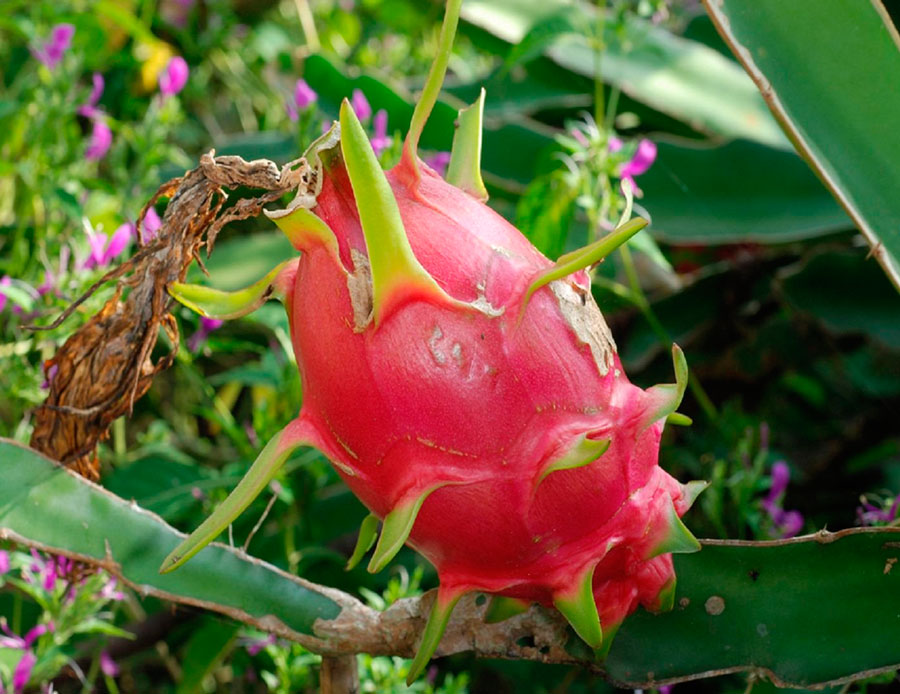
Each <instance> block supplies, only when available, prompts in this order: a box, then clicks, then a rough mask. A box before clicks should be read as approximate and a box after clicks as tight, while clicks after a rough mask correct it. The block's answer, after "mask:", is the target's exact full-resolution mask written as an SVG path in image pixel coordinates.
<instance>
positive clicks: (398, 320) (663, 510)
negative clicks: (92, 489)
mask: <svg viewBox="0 0 900 694" xmlns="http://www.w3.org/2000/svg"><path fill="white" fill-rule="evenodd" d="M307 156H308V158H309V159H310V160H311V162H310V163H311V164H312V165H313V166H314V170H315V172H316V176H315V180H316V182H317V183H316V189H315V191H314V195H311V194H310V191H306V192H305V193H304V194H303V195H302V196H300V197H303V201H302V203H301V204H297V205H295V206H292V207H289V208H288V210H286V211H284V212H282V213H277V214H274V215H272V217H273V218H274V219H275V221H276V223H277V224H278V225H279V227H280V228H281V229H282V230H283V231H284V232H285V233H286V235H287V236H288V238H289V239H290V240H291V242H292V243H293V245H294V246H295V248H296V249H297V250H298V251H300V257H299V258H296V259H294V260H291V261H288V262H286V263H283V264H282V265H281V266H279V267H278V268H276V270H274V271H273V272H272V273H270V274H269V275H268V276H267V277H266V278H263V280H261V282H260V283H258V285H256V286H257V289H256V290H253V291H250V290H248V292H249V294H247V295H246V296H245V297H244V300H245V303H246V305H247V307H250V308H252V307H253V306H255V305H258V303H260V302H261V301H262V299H264V298H265V297H266V296H268V294H269V293H270V292H271V291H272V290H273V289H274V291H275V292H276V293H278V294H280V295H281V296H282V298H283V300H284V302H285V304H286V306H287V309H288V315H289V319H290V326H291V337H292V341H293V346H294V351H295V354H296V358H297V364H298V368H299V370H300V375H301V380H302V383H303V393H304V395H303V405H302V409H301V412H300V415H299V417H298V418H297V419H296V420H295V421H294V422H293V423H292V424H290V425H289V426H288V427H287V428H286V429H285V430H283V432H282V433H281V434H280V435H279V436H278V437H276V440H274V441H273V442H272V443H270V446H269V447H267V451H268V452H266V451H264V452H263V454H261V456H260V461H262V462H260V461H258V462H257V464H255V465H254V468H255V467H256V466H257V465H260V466H264V467H266V468H267V470H268V471H269V472H268V473H266V474H269V476H271V474H274V470H277V465H278V463H279V462H281V461H283V460H284V458H286V456H287V454H288V453H289V452H290V451H291V450H292V449H293V448H294V447H296V446H298V445H312V446H315V447H317V448H319V449H320V450H321V451H322V452H323V453H324V454H325V455H326V456H327V457H328V458H329V459H330V460H331V461H332V463H333V464H334V466H335V469H336V470H337V472H338V474H340V476H341V477H342V478H343V479H344V481H345V482H346V483H347V485H348V486H349V487H350V489H351V490H352V491H353V492H354V493H355V494H356V496H357V497H358V498H359V499H360V500H361V501H362V503H363V504H365V506H366V507H367V508H368V509H369V510H370V511H371V512H372V514H373V517H372V521H373V522H372V523H366V524H364V531H365V530H366V528H368V532H369V533H373V532H374V519H375V518H377V519H380V520H382V522H383V529H382V536H381V539H380V540H379V542H378V545H377V547H376V549H375V553H374V556H373V558H372V561H371V563H370V565H369V568H370V570H378V569H380V568H382V567H383V566H384V565H385V564H386V563H387V562H388V561H389V560H390V559H391V558H392V557H393V556H394V554H396V552H397V551H398V550H399V549H400V547H401V546H402V545H403V543H408V544H409V545H410V546H412V547H413V548H414V549H416V550H417V551H418V552H419V553H421V554H422V555H423V556H424V557H426V558H427V559H428V560H429V561H430V562H431V563H432V564H433V565H434V566H435V568H436V569H437V572H438V575H439V578H440V587H439V590H438V596H437V600H436V601H435V607H434V608H433V612H432V616H431V618H430V619H429V623H428V626H426V630H425V634H424V636H423V641H422V645H421V647H420V651H419V654H418V655H417V658H416V661H415V662H414V664H413V666H412V668H411V673H410V676H411V678H412V677H415V675H416V674H418V672H420V671H421V670H422V668H423V667H424V665H425V664H426V663H427V660H428V658H429V657H430V656H431V654H432V653H433V652H434V650H435V648H436V647H437V645H438V642H439V640H440V635H441V633H442V630H443V627H444V626H445V624H446V621H447V619H448V618H449V615H450V611H451V610H452V608H453V606H454V605H455V603H456V601H457V600H458V598H459V597H460V596H461V595H463V594H465V593H468V592H473V591H478V592H484V593H488V594H491V595H493V596H497V598H498V600H497V602H496V605H497V606H498V608H497V610H496V611H495V613H496V614H501V613H502V614H508V613H509V611H510V610H516V609H523V608H525V607H527V606H528V605H529V604H530V603H540V604H541V605H544V606H547V607H551V606H555V607H556V608H558V609H559V610H560V611H561V612H562V613H563V615H564V616H565V617H566V618H567V619H568V620H569V622H570V623H571V624H572V626H573V627H574V629H575V631H576V632H577V633H578V634H579V636H581V637H582V638H583V639H584V640H585V641H586V642H587V643H588V644H589V645H590V646H591V647H593V648H595V649H600V651H601V653H602V652H603V651H605V649H607V648H608V647H609V641H610V638H611V636H612V634H613V633H614V632H615V630H616V629H617V628H618V626H619V624H620V623H621V622H622V620H623V619H624V618H625V617H626V616H627V615H628V614H629V613H631V612H632V611H634V610H635V609H636V608H637V606H638V605H643V606H645V607H646V608H648V609H653V610H657V609H665V608H666V607H668V606H669V605H670V603H671V598H672V596H673V587H674V579H675V576H674V571H673V566H672V560H671V554H670V552H673V551H694V550H696V549H698V548H699V545H698V544H697V543H696V540H694V538H693V536H691V535H690V533H689V532H688V531H687V530H686V529H685V528H684V526H683V525H682V524H681V521H680V520H679V518H680V516H681V515H683V514H684V512H685V511H686V510H687V509H688V508H689V506H690V504H691V503H692V501H693V499H694V497H695V496H696V494H697V492H698V491H699V488H698V486H697V485H696V484H693V483H692V484H691V485H682V484H680V483H679V482H677V481H676V480H675V479H674V478H672V477H671V476H670V475H668V474H667V473H666V472H664V471H663V470H662V469H661V468H660V467H659V466H658V465H657V456H658V450H659V442H660V437H661V434H662V430H663V426H664V422H665V418H666V416H667V415H670V414H672V413H673V412H674V411H675V408H676V407H677V406H678V404H679V402H680V399H681V396H682V395H683V392H684V379H685V378H686V366H685V365H684V360H683V356H682V355H681V352H680V350H678V349H677V347H676V348H674V349H673V355H674V357H675V364H676V374H677V375H678V384H677V385H662V386H655V387H654V388H651V389H649V390H646V391H645V390H642V389H640V388H638V387H636V386H634V385H632V384H631V383H630V382H629V381H628V379H627V377H626V376H625V373H624V371H623V369H622V366H621V363H620V361H619V358H618V356H617V354H616V348H615V344H614V342H613V339H612V336H611V335H610V333H609V330H608V328H607V326H606V324H605V322H604V320H603V317H602V315H601V313H600V310H599V309H598V307H597V305H596V303H595V302H594V299H593V297H592V295H591V291H590V279H589V277H588V276H587V274H586V273H585V272H583V271H575V272H568V271H566V272H557V271H558V270H559V269H560V268H563V269H565V268H566V267H568V265H566V264H565V263H564V262H563V260H564V259H560V261H558V262H557V263H553V262H551V261H550V260H548V259H547V258H545V257H544V256H543V255H542V254H541V253H540V252H538V251H537V249H535V248H534V246H533V245H532V244H531V243H530V242H529V241H528V240H527V239H526V238H525V237H524V236H523V235H522V234H521V233H520V232H519V231H518V230H517V229H515V228H514V227H513V226H512V225H510V224H509V223H508V222H507V221H505V220H504V219H503V218H502V217H501V216H499V215H498V214H496V213H495V212H494V211H493V210H491V209H490V208H489V207H488V206H487V205H485V204H484V202H483V201H482V200H479V199H477V197H476V195H477V191H476V190H475V188H477V186H469V187H468V189H467V190H463V189H461V188H460V187H457V186H455V185H451V184H450V183H448V182H446V181H445V180H443V179H442V178H441V177H440V176H438V175H437V174H436V173H434V172H433V171H431V170H430V169H429V168H428V167H427V166H426V165H425V164H424V163H423V162H421V161H420V160H419V159H418V158H417V156H416V155H415V151H414V148H407V149H405V150H404V156H403V158H402V159H401V161H400V163H399V164H398V165H397V166H396V167H395V168H394V169H392V170H391V171H389V172H387V173H386V174H385V172H382V171H381V168H380V166H378V164H377V160H376V159H375V155H374V153H373V152H372V150H371V146H370V145H369V143H368V140H367V139H366V136H365V133H364V132H363V130H362V127H361V126H360V124H359V122H358V120H357V119H356V117H355V116H354V115H353V112H352V110H351V109H350V107H349V104H347V103H346V102H345V104H344V106H343V107H342V110H341V128H340V135H339V136H338V131H337V129H335V130H334V131H333V132H332V133H331V134H329V135H326V136H325V138H323V140H322V141H321V142H320V144H318V145H316V146H314V147H313V148H311V150H310V152H309V153H308V155H307ZM451 168H452V164H451ZM473 193H475V194H473ZM564 258H565V257H564ZM585 264H586V263H582V266H583V265H585ZM191 291H193V290H190V289H189V287H187V286H184V285H182V286H181V287H175V288H174V291H173V295H174V296H176V297H177V298H179V299H180V300H181V301H183V302H184V303H186V304H187V305H189V306H192V307H194V308H197V309H198V310H201V311H202V312H204V313H206V314H207V315H211V313H215V311H213V310H211V309H210V305H211V303H210V302H208V303H207V305H206V306H204V305H203V303H202V302H201V301H199V300H196V301H195V300H193V299H192V298H191V297H192V296H194V295H192V294H191ZM198 291H204V290H198ZM205 291H207V294H208V290H205ZM199 296H201V294H199V293H197V294H196V297H199ZM203 296H207V295H203ZM247 297H250V298H249V299H248V298H247ZM218 315H220V316H225V315H228V314H227V311H219V313H218ZM231 315H237V313H232V314H231ZM270 447H271V450H270ZM272 461H275V462H274V463H273V462H272ZM260 474H262V473H260ZM251 475H253V470H251V473H249V474H248V478H249V477H250V476H251ZM266 479H268V478H266ZM266 479H264V480H263V481H262V482H261V483H260V482H259V481H258V480H257V482H256V483H255V486H253V485H251V483H247V489H248V490H250V491H246V490H245V491H244V492H241V493H239V490H240V489H241V488H240V487H239V490H236V491H235V494H234V495H233V496H241V494H243V496H242V498H243V499H244V501H240V502H239V501H235V502H234V503H233V504H232V507H230V508H229V510H228V513H229V514H230V516H231V517H233V516H234V515H236V514H237V513H239V512H240V510H242V508H243V507H245V506H246V505H247V503H249V499H252V496H249V497H248V495H249V494H251V492H252V490H251V489H250V487H251V486H252V488H253V489H256V490H257V491H258V490H259V489H261V488H262V486H261V485H264V484H265V481H266ZM241 484H242V485H244V484H245V483H244V482H242V483H241ZM253 494H254V495H255V492H253ZM230 501H231V500H230V499H229V501H226V502H225V504H228V503H229V502H230ZM223 505H224V504H223ZM217 513H218V512H217ZM223 513H224V512H223ZM210 520H212V519H210ZM209 522H210V521H207V523H209ZM204 526H206V524H204ZM204 526H201V528H200V529H198V531H197V533H200V534H201V535H202V534H203V532H202V531H204ZM210 527H212V526H210ZM220 527H221V524H219V525H217V526H215V532H212V531H209V532H206V540H205V541H208V540H209V539H212V537H214V536H215V533H217V532H218V528H220ZM207 530H208V529H207ZM365 534H366V533H365V532H363V533H361V539H360V546H359V547H358V552H357V553H354V556H355V557H357V554H359V555H361V554H362V552H363V551H364V550H366V549H367V548H368V547H369V546H370V544H371V540H372V539H373V538H374V536H373V535H370V537H369V538H368V539H367V538H366V537H365ZM192 537H193V536H192ZM201 546H202V544H199V541H198V542H196V543H194V546H193V548H192V549H190V550H189V551H187V550H186V549H185V547H181V548H179V549H177V550H176V551H175V552H173V553H172V555H170V559H171V561H170V560H167V562H166V564H164V568H165V569H166V570H169V569H171V568H174V567H175V566H177V565H178V564H180V563H181V562H183V561H185V560H186V559H187V558H188V557H189V556H191V554H192V553H194V552H196V551H198V550H199V548H200V547H201ZM357 558H358V557H357ZM489 616H490V615H489Z"/></svg>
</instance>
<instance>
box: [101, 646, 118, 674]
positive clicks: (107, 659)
mask: <svg viewBox="0 0 900 694" xmlns="http://www.w3.org/2000/svg"><path fill="white" fill-rule="evenodd" d="M100 669H101V670H102V671H103V674H104V675H106V676H107V677H118V675H119V666H118V665H116V661H115V660H113V659H112V656H110V654H109V653H107V652H106V651H100Z"/></svg>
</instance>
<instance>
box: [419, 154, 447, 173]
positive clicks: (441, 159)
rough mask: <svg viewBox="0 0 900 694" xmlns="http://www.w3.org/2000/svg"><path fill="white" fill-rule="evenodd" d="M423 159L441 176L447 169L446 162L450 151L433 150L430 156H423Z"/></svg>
mask: <svg viewBox="0 0 900 694" xmlns="http://www.w3.org/2000/svg"><path fill="white" fill-rule="evenodd" d="M424 161H425V163H426V164H428V166H430V167H431V168H432V169H434V170H435V171H436V172H437V173H438V174H440V175H441V176H443V175H444V173H445V172H446V171H447V164H449V163H450V152H435V153H434V154H432V155H431V156H430V157H425V159H424Z"/></svg>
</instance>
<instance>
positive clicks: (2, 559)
mask: <svg viewBox="0 0 900 694" xmlns="http://www.w3.org/2000/svg"><path fill="white" fill-rule="evenodd" d="M7 571H9V552H6V551H4V550H2V549H0V575H3V574H5V573H6V572H7Z"/></svg>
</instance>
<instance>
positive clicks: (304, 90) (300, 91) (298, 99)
mask: <svg viewBox="0 0 900 694" xmlns="http://www.w3.org/2000/svg"><path fill="white" fill-rule="evenodd" d="M318 98H319V95H318V94H316V92H315V91H314V90H313V88H312V87H310V86H309V85H308V84H307V83H306V80H305V79H303V78H300V79H298V80H297V84H295V85H294V105H295V106H296V107H297V108H298V109H300V110H301V111H302V110H303V109H305V108H308V107H309V106H311V105H312V104H314V103H315V102H316V100H317V99H318Z"/></svg>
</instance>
